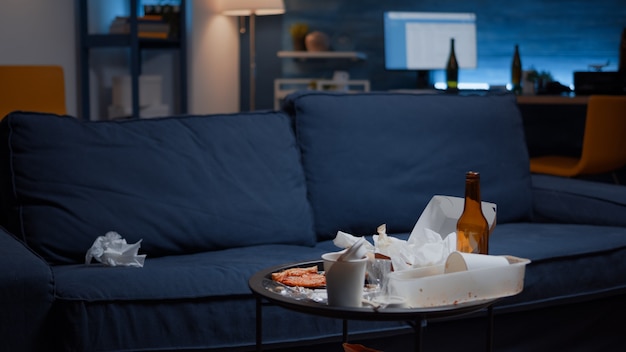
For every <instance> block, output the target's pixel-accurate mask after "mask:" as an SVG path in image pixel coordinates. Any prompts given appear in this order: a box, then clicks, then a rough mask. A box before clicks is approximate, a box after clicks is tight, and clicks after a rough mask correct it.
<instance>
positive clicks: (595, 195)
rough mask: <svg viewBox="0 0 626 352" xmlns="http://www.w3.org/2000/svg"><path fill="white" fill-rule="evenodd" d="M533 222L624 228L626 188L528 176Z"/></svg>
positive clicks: (552, 177)
mask: <svg viewBox="0 0 626 352" xmlns="http://www.w3.org/2000/svg"><path fill="white" fill-rule="evenodd" d="M532 192H533V221H537V222H557V223H573V224H590V225H604V226H623V227H626V216H624V215H626V186H623V185H614V184H608V183H601V182H592V181H585V180H580V179H570V178H564V177H556V176H548V175H532Z"/></svg>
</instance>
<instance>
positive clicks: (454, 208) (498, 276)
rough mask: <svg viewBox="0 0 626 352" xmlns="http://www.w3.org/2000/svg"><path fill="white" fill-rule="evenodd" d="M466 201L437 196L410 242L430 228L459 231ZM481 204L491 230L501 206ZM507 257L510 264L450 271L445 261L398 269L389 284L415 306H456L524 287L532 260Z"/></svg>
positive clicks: (409, 303)
mask: <svg viewBox="0 0 626 352" xmlns="http://www.w3.org/2000/svg"><path fill="white" fill-rule="evenodd" d="M464 202H465V200H464V198H461V197H452V196H443V195H435V196H433V198H432V199H431V200H430V202H429V203H428V205H427V206H426V208H425V209H424V211H423V212H422V214H421V215H420V217H419V219H418V220H417V223H416V224H415V226H414V228H413V231H412V232H411V235H410V237H409V239H408V243H409V244H410V243H411V242H413V241H412V239H413V240H414V239H415V238H416V237H419V236H422V235H423V234H424V229H426V228H428V229H431V230H433V231H435V232H437V233H438V234H440V235H441V236H442V237H443V238H445V237H446V236H447V235H449V234H450V233H453V232H456V223H457V221H458V219H459V217H460V216H461V213H462V212H463V206H464ZM481 206H482V210H483V214H484V215H485V218H486V219H487V222H488V223H489V231H490V233H491V232H492V231H493V230H494V228H495V226H496V213H497V206H496V204H495V203H489V202H485V201H482V202H481ZM505 257H506V259H507V260H508V261H509V265H505V266H498V267H490V268H483V269H477V270H470V271H460V272H454V273H447V274H444V272H445V265H444V264H441V265H434V266H427V267H414V268H410V269H405V270H402V271H396V272H393V273H391V274H390V275H389V287H390V289H391V290H392V294H395V295H398V296H401V297H404V298H405V299H406V300H407V304H408V306H409V307H412V308H422V307H441V306H454V305H459V304H470V303H471V302H477V301H482V300H489V299H496V298H500V297H506V296H512V295H515V294H518V293H519V292H521V291H522V289H523V287H524V274H525V269H526V264H528V263H530V260H528V259H524V258H517V257H513V256H505Z"/></svg>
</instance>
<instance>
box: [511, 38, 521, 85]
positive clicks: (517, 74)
mask: <svg viewBox="0 0 626 352" xmlns="http://www.w3.org/2000/svg"><path fill="white" fill-rule="evenodd" d="M511 85H512V87H511V89H512V90H513V93H515V94H516V95H520V94H522V59H521V58H520V55H519V45H517V44H515V52H514V53H513V62H512V63H511Z"/></svg>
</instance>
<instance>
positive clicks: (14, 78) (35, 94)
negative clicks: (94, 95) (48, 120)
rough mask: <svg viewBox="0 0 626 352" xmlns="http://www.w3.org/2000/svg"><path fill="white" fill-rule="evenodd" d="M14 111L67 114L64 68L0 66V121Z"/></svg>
mask: <svg viewBox="0 0 626 352" xmlns="http://www.w3.org/2000/svg"><path fill="white" fill-rule="evenodd" d="M15 110H25V111H35V112H48V113H54V114H59V115H64V114H66V108H65V80H64V78H63V68H61V67H60V66H35V65H33V66H28V65H18V66H1V65H0V120H2V119H3V118H4V117H5V116H6V115H7V114H8V113H10V112H12V111H15Z"/></svg>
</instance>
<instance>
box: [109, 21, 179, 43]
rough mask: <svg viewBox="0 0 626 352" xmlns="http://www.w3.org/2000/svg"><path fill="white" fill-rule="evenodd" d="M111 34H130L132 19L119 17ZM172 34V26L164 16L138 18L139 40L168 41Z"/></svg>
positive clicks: (110, 30) (110, 28) (111, 28)
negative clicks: (156, 39) (154, 39)
mask: <svg viewBox="0 0 626 352" xmlns="http://www.w3.org/2000/svg"><path fill="white" fill-rule="evenodd" d="M109 33H111V34H129V33H130V18H129V17H127V16H117V17H115V19H114V20H113V22H111V25H110V26H109ZM169 34H170V24H169V23H168V22H166V21H165V20H164V19H163V17H162V16H159V15H146V16H141V17H137V36H138V37H139V38H159V39H167V38H168V37H169Z"/></svg>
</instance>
